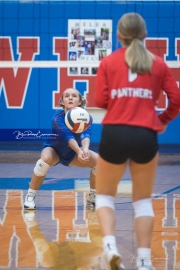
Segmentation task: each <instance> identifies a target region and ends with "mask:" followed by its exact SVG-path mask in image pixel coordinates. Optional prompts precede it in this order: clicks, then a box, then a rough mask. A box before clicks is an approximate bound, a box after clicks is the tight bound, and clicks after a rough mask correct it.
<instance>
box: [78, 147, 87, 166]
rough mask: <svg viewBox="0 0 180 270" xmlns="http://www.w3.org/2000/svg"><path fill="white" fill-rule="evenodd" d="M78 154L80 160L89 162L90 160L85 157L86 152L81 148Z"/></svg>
mask: <svg viewBox="0 0 180 270" xmlns="http://www.w3.org/2000/svg"><path fill="white" fill-rule="evenodd" d="M77 155H78V160H79V161H80V162H82V163H86V162H88V160H87V159H86V158H85V157H84V152H83V151H82V150H81V149H80V150H79V152H78V153H77Z"/></svg>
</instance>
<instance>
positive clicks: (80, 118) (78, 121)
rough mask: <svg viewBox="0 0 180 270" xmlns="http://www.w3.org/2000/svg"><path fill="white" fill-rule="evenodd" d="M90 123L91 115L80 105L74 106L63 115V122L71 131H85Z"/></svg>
mask: <svg viewBox="0 0 180 270" xmlns="http://www.w3.org/2000/svg"><path fill="white" fill-rule="evenodd" d="M90 123H91V117H90V115H89V113H88V112H87V111H86V110H85V109H83V108H81V107H75V108H73V109H71V110H69V111H68V112H67V113H66V115H65V124H66V126H67V128H69V129H70V130H71V131H72V132H73V133H81V132H83V131H85V130H86V129H87V128H88V127H89V125H90Z"/></svg>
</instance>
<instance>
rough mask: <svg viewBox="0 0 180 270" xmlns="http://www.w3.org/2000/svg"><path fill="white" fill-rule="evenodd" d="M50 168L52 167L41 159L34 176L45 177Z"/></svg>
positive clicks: (35, 168)
mask: <svg viewBox="0 0 180 270" xmlns="http://www.w3.org/2000/svg"><path fill="white" fill-rule="evenodd" d="M49 168H50V166H49V165H48V164H47V163H46V162H44V160H42V159H39V160H38V161H37V163H36V166H35V167H34V174H35V175H36V176H39V177H40V176H45V175H46V173H47V171H48V170H49Z"/></svg>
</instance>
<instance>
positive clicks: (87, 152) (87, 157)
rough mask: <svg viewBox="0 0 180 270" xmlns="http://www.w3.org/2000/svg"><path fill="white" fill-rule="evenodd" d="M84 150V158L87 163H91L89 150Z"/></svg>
mask: <svg viewBox="0 0 180 270" xmlns="http://www.w3.org/2000/svg"><path fill="white" fill-rule="evenodd" d="M82 150H83V158H84V159H85V160H86V161H89V158H90V153H89V148H83V149H82Z"/></svg>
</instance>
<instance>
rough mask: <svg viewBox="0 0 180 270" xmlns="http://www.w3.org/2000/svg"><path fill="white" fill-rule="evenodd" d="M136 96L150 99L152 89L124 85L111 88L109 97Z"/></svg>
mask: <svg viewBox="0 0 180 270" xmlns="http://www.w3.org/2000/svg"><path fill="white" fill-rule="evenodd" d="M121 97H138V98H145V99H152V90H149V89H146V88H145V89H144V88H132V87H124V88H118V89H112V90H111V98H112V99H115V98H121Z"/></svg>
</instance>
